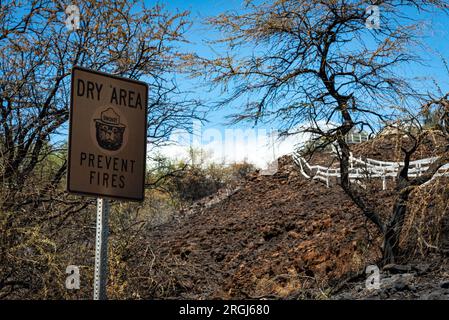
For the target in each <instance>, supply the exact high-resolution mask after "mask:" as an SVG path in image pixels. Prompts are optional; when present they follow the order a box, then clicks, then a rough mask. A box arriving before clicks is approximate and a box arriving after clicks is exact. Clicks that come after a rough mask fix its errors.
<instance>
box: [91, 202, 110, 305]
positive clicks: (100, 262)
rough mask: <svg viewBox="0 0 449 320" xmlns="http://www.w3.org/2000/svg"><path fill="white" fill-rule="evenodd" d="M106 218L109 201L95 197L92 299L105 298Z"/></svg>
mask: <svg viewBox="0 0 449 320" xmlns="http://www.w3.org/2000/svg"><path fill="white" fill-rule="evenodd" d="M108 219H109V201H108V200H107V199H102V198H98V199H97V227H96V236H95V271H94V300H106V299H107V295H106V280H107V276H108V235H109V229H108Z"/></svg>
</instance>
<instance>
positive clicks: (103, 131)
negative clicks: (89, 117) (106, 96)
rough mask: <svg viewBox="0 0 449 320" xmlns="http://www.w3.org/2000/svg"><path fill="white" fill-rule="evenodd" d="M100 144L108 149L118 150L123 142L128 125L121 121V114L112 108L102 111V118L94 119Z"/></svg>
mask: <svg viewBox="0 0 449 320" xmlns="http://www.w3.org/2000/svg"><path fill="white" fill-rule="evenodd" d="M94 121H95V132H96V138H97V142H98V145H99V146H100V147H101V148H103V149H106V150H110V151H116V150H118V149H120V148H121V146H122V144H123V135H124V133H125V129H126V126H125V125H124V124H123V123H120V116H119V115H118V114H117V113H116V112H115V111H114V109H112V108H108V109H106V110H104V111H102V112H101V117H100V119H94Z"/></svg>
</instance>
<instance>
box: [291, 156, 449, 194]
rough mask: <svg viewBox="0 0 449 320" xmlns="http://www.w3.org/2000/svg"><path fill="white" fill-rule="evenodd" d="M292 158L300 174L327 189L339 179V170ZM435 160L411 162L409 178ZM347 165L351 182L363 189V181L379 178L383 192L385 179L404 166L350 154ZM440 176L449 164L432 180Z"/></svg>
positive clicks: (385, 183)
mask: <svg viewBox="0 0 449 320" xmlns="http://www.w3.org/2000/svg"><path fill="white" fill-rule="evenodd" d="M292 157H293V160H294V161H295V163H296V164H297V165H298V166H299V170H300V172H301V174H302V175H303V176H304V177H306V178H307V179H318V180H320V181H323V182H325V183H326V186H327V187H329V184H330V179H331V178H332V177H335V178H339V177H340V169H339V168H330V167H324V166H320V165H310V164H309V163H308V162H307V160H306V159H305V158H304V157H302V156H300V155H299V154H298V153H293V154H292ZM436 159H438V158H437V157H432V158H426V159H421V160H416V161H411V162H410V166H409V170H408V175H409V177H417V176H420V175H421V174H423V173H424V172H425V171H426V170H427V169H428V168H429V165H430V164H431V163H432V162H434V161H435V160H436ZM349 163H350V168H349V179H350V181H351V182H356V183H358V184H359V185H361V186H362V187H365V186H364V185H363V183H362V181H363V179H366V178H379V179H382V188H383V190H385V189H386V187H387V178H388V177H391V178H392V179H393V180H394V179H396V177H397V175H398V171H399V169H400V168H401V167H403V166H404V162H389V161H379V160H375V159H369V158H368V159H365V160H363V159H362V158H361V157H360V158H356V157H354V156H353V154H352V153H351V155H350V158H349ZM442 175H449V163H447V164H445V165H443V166H442V167H441V168H440V169H439V170H438V172H437V173H436V174H435V175H434V177H433V178H435V177H437V176H442ZM433 178H432V179H433Z"/></svg>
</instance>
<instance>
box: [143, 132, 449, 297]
mask: <svg viewBox="0 0 449 320" xmlns="http://www.w3.org/2000/svg"><path fill="white" fill-rule="evenodd" d="M384 140H385V139H384ZM388 141H389V142H388V143H389V144H388V143H386V142H385V141H384V142H377V141H376V142H375V143H373V142H372V141H370V142H367V143H364V145H358V146H355V147H354V152H355V153H356V154H361V153H362V152H363V151H364V150H365V152H366V156H370V157H372V156H373V154H375V153H376V152H374V151H373V150H374V149H375V150H378V152H377V153H376V155H377V156H380V157H382V156H383V155H386V154H388V155H389V157H390V158H392V157H394V152H391V151H392V149H393V151H394V150H396V149H395V147H394V146H396V144H395V142H394V141H392V140H391V139H390V140H388ZM429 141H430V142H428V143H429V144H431V143H433V142H432V141H431V140H429ZM433 141H436V140H433ZM376 143H379V144H380V145H385V144H387V145H388V146H389V147H385V148H379V145H376ZM373 146H374V147H373ZM370 148H371V149H370ZM426 148H427V149H426ZM426 148H425V149H422V150H421V149H420V150H419V156H422V155H428V154H429V153H430V152H429V150H435V149H436V148H434V147H431V146H430V147H429V146H427V147H426ZM367 150H368V151H367ZM369 150H371V151H369ZM379 150H380V151H379ZM388 150H390V152H388ZM392 155H393V156H392ZM326 157H328V156H327V155H323V156H322V157H321V160H322V161H323V159H325V158H326ZM383 160H385V159H383ZM387 160H390V159H387ZM391 160H393V159H391ZM370 197H371V198H372V201H373V202H374V203H377V204H378V207H379V208H383V209H382V210H383V214H388V213H389V212H390V210H391V204H392V201H393V199H394V192H393V191H391V190H386V191H381V190H379V189H376V188H373V189H372V190H371V191H370ZM382 210H380V211H382ZM146 241H148V243H149V244H151V247H152V250H153V252H154V254H155V256H157V257H158V259H159V260H162V261H164V263H165V264H164V266H163V267H162V266H161V268H162V269H163V270H164V271H163V272H162V271H161V272H160V273H159V274H154V277H155V278H156V280H154V283H156V282H158V283H160V287H159V288H158V289H157V290H155V291H153V292H152V293H151V294H149V295H150V296H151V295H152V297H154V292H157V294H156V295H159V296H160V297H165V298H166V297H172V298H186V299H206V298H207V299H214V298H219V299H232V298H272V299H275V298H286V299H300V298H318V299H321V298H322V299H329V298H341V299H344V298H375V297H378V298H389V297H390V298H417V297H420V294H419V290H420V288H421V289H422V290H424V291H425V290H427V291H428V292H427V293H426V294H429V292H430V293H432V292H433V291H435V290H436V289H437V288H438V290H443V291H444V290H446V289H445V288H446V287H447V283H446V282H444V281H445V280H448V279H449V277H448V274H447V273H444V272H441V269H438V268H440V267H441V266H442V265H444V264H445V263H446V262H447V258H445V257H444V256H441V255H438V258H433V260H432V259H431V258H428V259H427V258H426V259H425V258H420V259H418V260H416V261H415V266H410V265H407V266H405V267H404V266H402V269H401V266H399V267H397V266H390V268H391V269H388V268H387V269H385V270H384V271H382V272H384V273H383V274H382V277H383V279H384V280H383V281H384V282H383V283H384V284H383V288H384V289H385V288H390V289H385V290H386V291H385V290H384V291H382V292H381V291H376V293H373V292H365V291H364V289H363V288H364V281H365V278H366V276H365V274H364V269H365V267H366V266H367V265H369V264H375V263H376V262H377V261H378V259H379V258H380V245H381V237H380V235H379V234H378V233H377V232H376V229H375V227H374V226H373V225H372V224H371V223H370V222H368V221H367V220H366V219H365V218H363V216H362V215H361V212H360V211H359V209H358V208H357V207H355V206H354V205H353V204H352V202H351V201H350V199H349V198H348V197H347V196H346V194H345V193H344V192H343V191H342V190H341V188H340V187H339V186H338V185H334V186H332V187H331V188H326V186H325V185H323V184H322V183H320V182H318V181H309V180H307V179H305V178H303V177H302V176H301V175H300V174H299V172H298V170H297V168H296V166H295V164H294V162H293V161H292V159H291V158H290V157H288V156H285V157H283V158H281V159H279V170H278V172H277V173H276V174H274V175H273V176H263V175H260V174H258V173H254V174H252V175H250V176H249V177H247V179H246V180H244V181H242V182H241V183H240V185H239V186H235V187H234V188H233V190H227V192H221V193H220V194H219V195H217V196H212V197H210V198H208V199H204V200H202V201H200V202H199V203H197V204H196V205H195V206H194V207H192V208H191V210H186V211H184V212H181V213H180V214H179V216H178V217H177V218H176V219H174V220H173V221H171V222H169V223H167V224H164V225H161V226H158V227H155V228H154V229H152V230H151V236H150V239H146ZM423 261H424V262H423ZM428 261H431V262H428ZM421 262H423V263H424V264H423V263H421ZM155 268H156V267H155ZM398 268H399V269H401V270H402V271H400V272H396V273H405V274H406V275H405V276H404V277H399V276H397V275H393V273H394V271H391V270H396V269H398ZM154 272H156V271H154ZM391 277H393V279H390V278H391ZM395 277H396V278H395ZM420 277H423V278H422V279H427V280H429V279H434V278H435V279H434V280H432V281H433V282H432V283H428V284H427V285H423V286H422V287H420V286H419V285H415V282H419V281H420V280H419V279H421V278H420ZM385 279H387V280H385ZM388 279H390V280H388ZM404 279H406V280H404ZM136 281H137V280H136ZM385 281H386V282H385ZM388 281H390V282H388ZM423 281H426V280H423ZM154 283H153V284H154ZM161 283H162V284H161ZM385 283H387V284H385ZM404 283H405V284H404ZM440 283H441V284H440ZM360 288H362V289H360ZM391 288H393V289H391ZM407 290H409V291H410V294H408V295H407V294H404V295H396V296H395V295H394V294H395V293H396V292H405V291H407ZM429 290H430V291H429ZM432 290H433V291H432ZM416 292H418V293H416ZM435 292H436V291H435ZM440 293H441V292H440ZM423 294H424V293H423ZM143 295H145V294H143ZM439 296H440V297H446V296H445V293H444V292H443V293H441V294H440V295H439ZM141 297H143V298H145V296H141Z"/></svg>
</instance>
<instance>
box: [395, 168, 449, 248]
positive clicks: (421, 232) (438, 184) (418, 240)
mask: <svg viewBox="0 0 449 320" xmlns="http://www.w3.org/2000/svg"><path fill="white" fill-rule="evenodd" d="M448 182H449V179H448V178H446V177H441V178H436V179H435V180H433V181H431V182H430V183H428V184H425V185H422V186H421V187H419V188H417V189H416V190H414V192H413V193H412V195H411V199H410V203H409V206H408V214H407V217H406V220H405V221H404V227H403V233H402V236H401V247H402V248H403V250H404V253H405V254H408V255H411V256H415V255H421V256H424V255H426V254H427V253H429V252H430V251H439V252H446V251H447V250H448V249H449V230H448V227H449V210H448V209H449V185H448Z"/></svg>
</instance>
